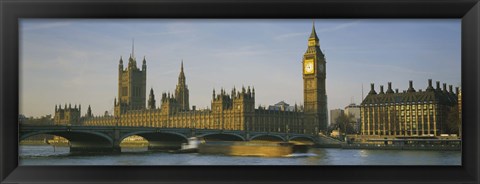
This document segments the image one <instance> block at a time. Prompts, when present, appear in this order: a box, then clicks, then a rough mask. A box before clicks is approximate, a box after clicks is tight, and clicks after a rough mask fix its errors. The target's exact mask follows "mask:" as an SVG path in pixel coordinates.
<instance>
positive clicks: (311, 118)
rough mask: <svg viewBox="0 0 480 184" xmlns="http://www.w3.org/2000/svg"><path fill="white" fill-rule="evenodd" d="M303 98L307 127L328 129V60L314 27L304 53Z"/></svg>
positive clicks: (315, 131) (308, 128) (314, 131)
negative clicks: (326, 80) (326, 82)
mask: <svg viewBox="0 0 480 184" xmlns="http://www.w3.org/2000/svg"><path fill="white" fill-rule="evenodd" d="M302 65H303V82H304V84H303V99H304V113H305V122H307V124H306V126H307V127H306V129H307V131H308V132H309V133H313V134H317V133H319V132H324V133H325V131H326V130H327V124H328V120H327V116H328V112H327V111H328V110H327V93H326V87H325V85H326V84H325V79H326V76H327V75H326V61H325V55H324V54H323V53H322V51H321V50H320V42H319V39H318V37H317V33H316V32H315V26H313V27H312V33H311V34H310V38H309V39H308V48H307V51H306V52H305V54H304V55H303V61H302Z"/></svg>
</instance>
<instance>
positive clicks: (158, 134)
mask: <svg viewBox="0 0 480 184" xmlns="http://www.w3.org/2000/svg"><path fill="white" fill-rule="evenodd" d="M132 135H137V136H140V137H143V138H144V139H146V140H147V141H148V149H149V150H176V149H180V147H181V145H182V143H186V142H187V140H188V138H187V136H186V135H184V134H182V133H178V132H171V131H135V132H130V133H127V134H124V135H122V136H121V137H120V139H119V143H121V142H122V141H123V140H124V139H125V138H127V137H130V136H132Z"/></svg>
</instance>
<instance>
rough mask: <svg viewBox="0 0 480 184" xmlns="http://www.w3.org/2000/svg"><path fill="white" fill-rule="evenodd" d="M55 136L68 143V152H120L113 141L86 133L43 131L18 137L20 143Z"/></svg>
mask: <svg viewBox="0 0 480 184" xmlns="http://www.w3.org/2000/svg"><path fill="white" fill-rule="evenodd" d="M41 134H47V135H55V136H60V137H63V138H65V139H67V140H68V141H69V143H70V152H112V151H120V147H119V146H118V145H115V144H114V140H113V139H112V138H111V137H109V136H107V135H105V134H101V133H96V132H88V131H74V132H72V131H68V130H44V131H37V132H32V133H28V134H23V135H21V136H20V141H22V140H24V139H26V138H28V137H31V136H35V135H41Z"/></svg>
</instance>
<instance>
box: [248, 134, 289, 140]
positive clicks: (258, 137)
mask: <svg viewBox="0 0 480 184" xmlns="http://www.w3.org/2000/svg"><path fill="white" fill-rule="evenodd" d="M250 140H251V141H254V140H264V141H286V140H285V138H283V137H282V136H280V135H274V134H258V135H254V136H252V137H250Z"/></svg>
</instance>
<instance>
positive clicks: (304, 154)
mask: <svg viewBox="0 0 480 184" xmlns="http://www.w3.org/2000/svg"><path fill="white" fill-rule="evenodd" d="M314 156H317V154H315V153H292V154H288V155H285V157H314Z"/></svg>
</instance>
